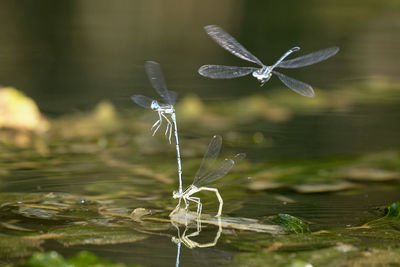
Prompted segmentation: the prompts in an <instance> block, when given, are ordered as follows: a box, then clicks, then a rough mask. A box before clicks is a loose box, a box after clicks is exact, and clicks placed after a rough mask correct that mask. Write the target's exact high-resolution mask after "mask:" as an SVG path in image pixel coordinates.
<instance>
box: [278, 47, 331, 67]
mask: <svg viewBox="0 0 400 267" xmlns="http://www.w3.org/2000/svg"><path fill="white" fill-rule="evenodd" d="M337 52H339V47H330V48H326V49H323V50H319V51H316V52H313V53H310V54H307V55H305V56H301V57H296V58H294V59H289V60H284V61H282V62H281V63H279V64H278V66H277V67H278V68H285V69H294V68H300V67H304V66H309V65H312V64H315V63H318V62H321V61H323V60H325V59H328V58H330V57H332V56H334V55H336V53H337Z"/></svg>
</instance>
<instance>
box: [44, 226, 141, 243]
mask: <svg viewBox="0 0 400 267" xmlns="http://www.w3.org/2000/svg"><path fill="white" fill-rule="evenodd" d="M49 233H50V234H55V235H60V236H59V237H58V238H57V241H59V242H60V243H62V244H63V245H64V246H75V245H83V244H91V245H106V244H120V243H131V242H136V241H140V240H143V239H145V238H147V236H146V235H144V234H142V233H137V232H134V231H132V230H131V229H128V228H122V227H105V226H97V225H78V224H75V225H69V226H63V227H57V228H55V229H53V230H51V231H50V232H49Z"/></svg>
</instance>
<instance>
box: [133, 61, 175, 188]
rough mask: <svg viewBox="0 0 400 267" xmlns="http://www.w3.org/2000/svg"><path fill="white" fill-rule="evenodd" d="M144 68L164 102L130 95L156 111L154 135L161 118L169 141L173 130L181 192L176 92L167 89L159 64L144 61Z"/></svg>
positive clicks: (142, 104) (145, 106) (135, 100)
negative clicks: (175, 106)
mask: <svg viewBox="0 0 400 267" xmlns="http://www.w3.org/2000/svg"><path fill="white" fill-rule="evenodd" d="M145 68H146V73H147V77H148V78H149V80H150V83H151V84H152V85H153V87H154V89H155V90H156V91H157V93H158V94H159V95H160V96H161V97H162V98H163V99H164V101H165V102H166V103H165V104H163V103H160V102H158V101H157V100H155V99H151V98H149V97H147V96H143V95H134V96H132V100H133V101H134V102H135V103H136V104H138V105H139V106H142V107H144V108H150V109H152V110H154V111H156V112H157V113H158V118H159V119H158V120H157V121H156V122H155V123H154V124H153V126H152V127H151V129H153V128H154V127H155V130H154V131H153V135H155V133H156V132H157V131H158V129H159V128H160V126H161V124H162V121H163V118H164V119H165V120H166V122H167V127H166V130H165V135H167V133H168V132H169V143H171V135H172V131H174V135H175V145H176V155H177V161H178V175H179V192H182V165H181V155H180V150H179V139H178V127H177V124H176V115H175V109H174V104H175V101H176V98H177V94H176V92H174V91H170V90H168V89H167V85H166V83H165V79H164V75H163V73H162V70H161V66H160V64H158V63H157V62H154V61H146V63H145ZM167 115H170V116H171V120H172V123H171V121H170V120H169V119H168V117H167ZM172 127H174V129H172Z"/></svg>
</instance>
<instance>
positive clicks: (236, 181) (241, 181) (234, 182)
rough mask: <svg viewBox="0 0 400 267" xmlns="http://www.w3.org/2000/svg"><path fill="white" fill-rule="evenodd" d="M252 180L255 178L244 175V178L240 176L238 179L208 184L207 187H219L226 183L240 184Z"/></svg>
mask: <svg viewBox="0 0 400 267" xmlns="http://www.w3.org/2000/svg"><path fill="white" fill-rule="evenodd" d="M253 180H255V178H254V177H245V178H240V179H236V180H233V181H229V182H225V183H218V184H210V185H208V187H220V186H226V185H234V184H241V183H247V182H250V181H253Z"/></svg>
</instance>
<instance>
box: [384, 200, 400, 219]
mask: <svg viewBox="0 0 400 267" xmlns="http://www.w3.org/2000/svg"><path fill="white" fill-rule="evenodd" d="M385 213H386V216H387V217H389V218H393V219H397V220H400V202H399V201H396V202H393V203H392V204H390V206H389V207H387V209H386V210H385Z"/></svg>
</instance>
